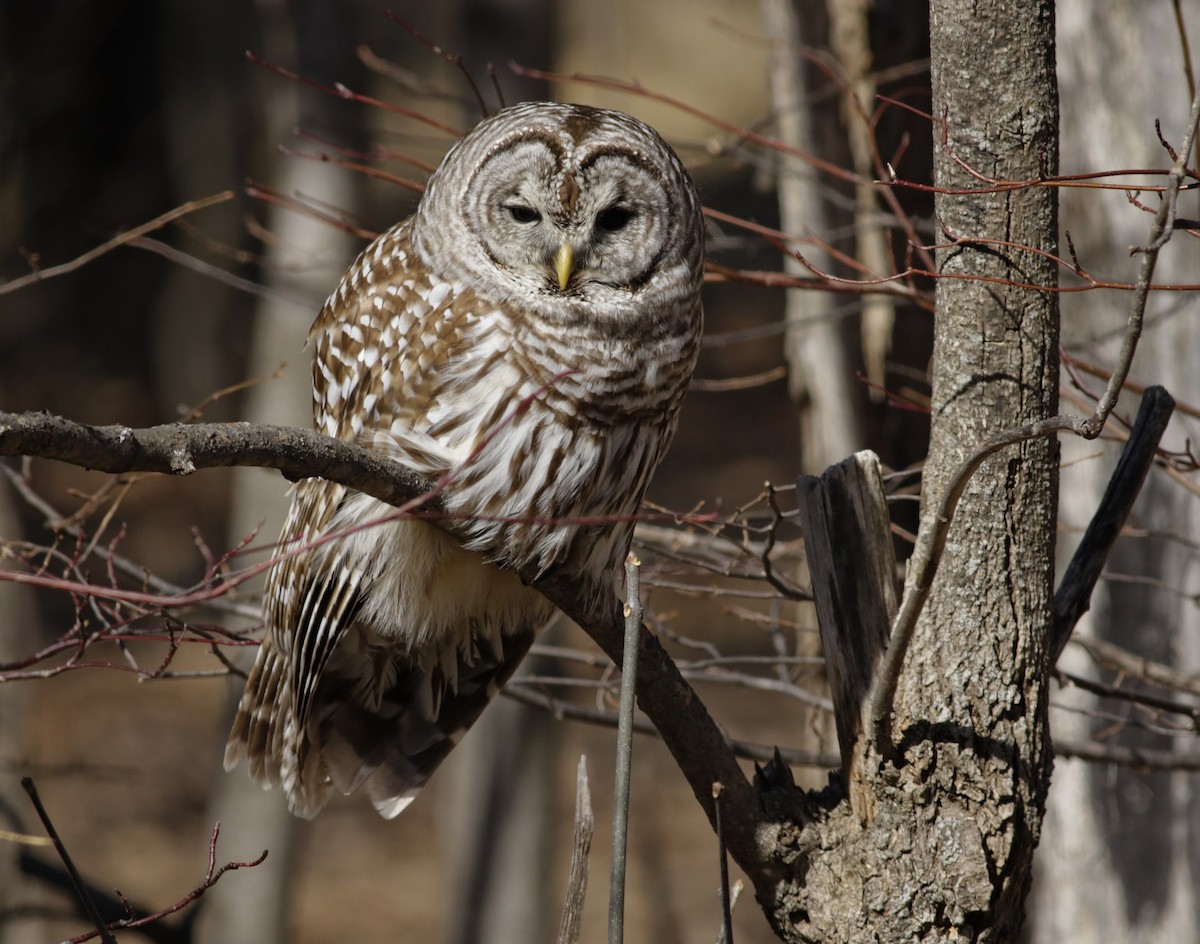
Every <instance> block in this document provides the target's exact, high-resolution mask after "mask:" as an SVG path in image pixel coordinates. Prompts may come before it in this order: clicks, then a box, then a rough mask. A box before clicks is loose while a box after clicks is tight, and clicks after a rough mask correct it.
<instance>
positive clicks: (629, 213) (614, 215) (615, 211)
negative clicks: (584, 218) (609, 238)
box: [596, 206, 637, 233]
mask: <svg viewBox="0 0 1200 944" xmlns="http://www.w3.org/2000/svg"><path fill="white" fill-rule="evenodd" d="M635 216H637V214H636V213H635V212H634V211H633V210H631V209H629V207H622V206H611V207H609V208H608V209H607V210H601V211H600V212H599V213H598V214H596V227H597V228H598V229H601V230H603V231H604V232H606V233H616V232H619V231H620V230H623V229H624V228H625V227H626V226H627V225H628V223H629V221H630V220H632V219H633V218H634V217H635Z"/></svg>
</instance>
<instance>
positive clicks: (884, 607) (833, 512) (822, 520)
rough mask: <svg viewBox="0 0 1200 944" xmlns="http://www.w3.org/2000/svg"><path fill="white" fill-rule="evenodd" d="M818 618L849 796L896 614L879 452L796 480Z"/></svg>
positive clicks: (861, 808) (858, 807)
mask: <svg viewBox="0 0 1200 944" xmlns="http://www.w3.org/2000/svg"><path fill="white" fill-rule="evenodd" d="M796 495H797V501H798V502H799V507H800V527H801V529H802V531H803V532H804V542H805V546H806V548H807V556H808V568H809V573H810V576H811V579H812V589H813V599H814V601H815V603H816V607H817V623H818V625H819V626H820V630H821V645H822V647H823V649H824V652H825V665H826V674H827V676H828V678H829V688H830V694H831V695H832V699H833V711H834V720H835V721H836V723H837V733H838V746H839V747H840V749H841V755H842V765H843V768H844V769H845V771H846V773H847V780H848V782H849V783H850V784H851V803H852V805H854V808H855V811H856V812H857V813H859V815H860V817H863V818H867V807H866V806H865V805H864V800H865V798H860V800H859V802H858V803H856V802H855V798H854V797H855V791H854V784H855V783H856V782H857V781H858V779H859V775H860V773H861V772H859V771H858V770H857V766H858V765H857V761H856V758H857V757H858V756H859V752H858V751H857V750H856V747H857V745H858V742H859V739H860V738H861V736H862V734H863V712H864V708H865V706H866V704H867V698H868V694H869V692H870V690H871V686H872V683H873V681H874V678H875V675H876V667H877V666H878V664H879V662H880V659H881V658H882V656H883V653H884V651H885V649H886V648H887V645H888V634H889V628H890V626H891V623H892V619H893V617H894V616H895V613H896V587H895V575H896V561H895V557H894V555H893V552H892V537H891V523H890V520H889V518H888V512H887V501H886V499H885V498H884V493H883V479H882V476H881V475H880V469H879V457H878V456H876V455H875V454H874V453H873V452H859V453H856V454H855V455H853V456H851V457H850V458H848V459H844V460H842V461H841V462H839V463H838V464H837V465H834V466H831V467H830V468H829V469H827V470H826V471H825V473H824V474H823V475H821V476H820V477H819V478H818V477H816V476H811V475H803V476H801V477H800V478H798V479H797V480H796Z"/></svg>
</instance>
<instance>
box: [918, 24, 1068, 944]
mask: <svg viewBox="0 0 1200 944" xmlns="http://www.w3.org/2000/svg"><path fill="white" fill-rule="evenodd" d="M930 14H931V15H930V35H931V46H932V49H933V50H934V52H933V57H932V79H933V102H934V113H935V115H936V116H937V117H938V118H944V120H945V121H946V123H947V128H946V133H947V137H946V139H945V145H944V147H941V148H939V149H938V151H937V153H936V155H935V177H936V183H937V185H938V186H939V187H943V188H968V187H978V186H980V182H979V181H978V180H977V179H975V178H973V177H972V176H971V175H970V174H969V173H967V172H966V171H965V170H964V169H963V167H962V166H961V165H960V164H959V163H958V160H961V161H964V162H965V163H966V164H967V165H969V166H970V167H971V168H973V169H974V170H975V171H976V172H978V173H981V174H983V175H985V176H986V177H990V178H998V179H1005V180H1024V179H1030V178H1036V177H1038V176H1039V175H1041V174H1055V173H1057V169H1058V120H1059V118H1058V93H1057V86H1056V79H1055V46H1054V7H1053V4H1052V3H1051V2H1049V0H1039V2H1033V3H1013V2H1011V0H993V2H983V3H978V2H976V3H967V2H963V0H935V2H934V3H933V4H931V10H930ZM983 26H986V29H987V33H988V50H987V55H984V56H981V55H980V51H979V43H980V34H981V29H982V27H983ZM941 133H942V129H940V128H937V127H935V134H937V135H939V136H940V135H941ZM935 140H937V139H935ZM955 158H957V159H958V160H956V159H955ZM935 209H936V212H937V216H938V218H939V219H940V220H941V221H942V223H943V224H944V226H945V227H946V228H947V229H948V230H949V233H950V234H951V235H952V236H954V237H959V238H966V239H969V238H972V237H980V238H987V239H993V240H1005V241H1007V242H1008V243H1011V244H1017V245H1021V246H1031V247H1036V248H1038V249H1042V250H1045V251H1048V252H1056V251H1057V236H1058V218H1057V197H1056V191H1054V190H1053V189H1049V188H1033V189H1027V190H1018V191H1008V192H1001V193H992V194H972V195H970V196H963V195H959V194H950V193H942V194H939V195H938V196H937V197H936V202H935ZM943 239H944V237H943ZM938 267H939V270H940V273H941V275H942V276H943V278H942V280H941V281H939V283H938V289H937V310H936V314H935V323H936V327H935V340H934V358H933V424H932V430H931V441H930V450H929V458H928V461H927V463H926V466H925V474H924V485H923V496H922V499H923V501H922V508H923V511H922V518H923V524H924V525H927V524H928V523H929V519H930V518H931V516H932V515H933V513H934V512H933V509H934V508H936V503H935V502H934V501H931V499H934V498H936V497H937V496H940V495H941V494H942V492H943V490H944V489H945V487H946V484H947V481H948V479H949V477H950V476H951V475H952V474H953V472H954V470H955V469H956V467H957V466H958V465H959V463H961V462H962V461H963V459H964V458H965V457H966V456H967V455H968V454H969V453H970V452H972V451H973V450H974V448H975V447H976V446H977V445H978V443H979V442H980V440H981V439H983V438H984V437H986V436H988V435H989V434H992V433H996V432H999V431H1000V430H1003V429H1005V428H1008V427H1014V426H1018V425H1021V424H1024V423H1028V422H1031V421H1034V420H1038V419H1042V418H1044V417H1047V416H1050V415H1052V414H1053V413H1055V412H1056V408H1057V402H1058V302H1057V296H1056V295H1053V294H1049V293H1038V292H1035V291H1030V290H1027V289H1021V288H1017V287H1015V286H1014V285H1011V284H1007V283H1008V282H1020V283H1026V284H1033V285H1045V286H1053V285H1055V284H1056V280H1057V274H1056V271H1055V268H1054V266H1053V264H1051V263H1050V262H1049V261H1048V260H1046V259H1045V258H1044V257H1039V256H1036V255H1035V254H1034V253H1032V252H1028V251H1020V250H1018V249H1013V248H1011V247H1009V246H1000V247H991V246H989V247H982V246H980V247H972V246H970V245H960V246H956V247H953V248H946V249H943V250H941V251H939V253H938ZM959 275H972V276H982V277H985V278H992V279H997V280H1001V281H998V282H987V281H978V280H967V279H960V278H956V276H959ZM1057 462H1058V450H1057V446H1056V442H1055V441H1054V440H1051V439H1037V440H1033V441H1030V442H1027V443H1025V444H1023V445H1021V446H1019V447H1012V448H1010V449H1009V450H1007V451H1005V452H1003V453H1001V454H999V455H997V456H995V457H994V458H992V459H990V460H989V461H988V462H986V463H985V464H984V465H983V467H982V468H981V469H980V470H979V472H978V473H977V474H976V475H975V477H974V479H973V480H972V482H971V484H970V486H969V487H968V489H967V492H966V494H965V495H964V497H963V500H962V502H961V504H960V505H959V508H958V515H957V518H956V520H955V522H954V524H953V526H952V527H951V530H950V533H949V538H948V541H947V544H946V549H945V554H944V558H943V561H942V565H941V570H940V573H939V575H938V577H937V580H936V582H935V584H934V588H933V592H932V594H931V596H930V599H929V601H928V604H927V606H926V609H925V612H924V614H923V617H922V619H921V622H920V624H919V627H918V631H917V635H916V637H915V639H914V642H913V652H912V656H911V661H910V665H909V671H908V673H907V674H906V675H905V676H904V677H903V678H902V679H901V686H900V690H899V692H898V714H899V718H898V723H897V724H896V728H895V730H896V731H897V733H898V734H900V735H902V736H903V737H904V738H905V739H907V740H909V741H911V742H912V743H914V744H916V745H917V747H916V749H915V750H911V751H909V753H908V756H907V760H908V761H909V763H910V765H912V767H913V769H912V770H911V771H909V774H908V778H911V782H912V783H913V784H916V783H922V784H924V785H925V786H926V787H928V786H930V785H935V784H936V787H935V789H938V790H939V791H944V793H943V795H942V797H941V799H940V800H939V801H938V802H937V803H936V804H935V808H936V809H937V822H936V827H935V828H936V829H937V830H938V831H944V830H946V828H947V826H948V825H949V824H953V828H954V829H955V830H956V831H958V840H957V841H964V842H965V843H966V844H967V845H965V846H964V849H963V851H964V852H967V853H969V854H972V855H974V856H977V857H978V859H979V863H980V865H985V866H986V871H985V872H983V873H981V874H977V875H976V876H975V879H976V880H979V879H982V878H985V877H986V876H991V883H990V884H991V886H992V887H991V888H990V889H989V894H988V896H987V897H985V898H983V899H981V900H980V902H979V903H978V904H979V905H980V906H981V911H982V912H983V913H982V914H981V915H980V917H981V918H982V917H984V915H986V919H985V920H984V921H983V922H981V923H979V924H976V922H974V921H972V922H971V923H972V924H976V927H977V928H978V929H979V930H982V929H983V927H988V928H989V929H990V931H991V933H992V935H994V938H995V939H1001V940H1007V939H1011V938H1012V937H1013V936H1014V935H1015V933H1016V931H1017V929H1018V928H1019V927H1020V924H1021V919H1022V917H1023V904H1022V903H1023V899H1024V896H1025V893H1026V891H1027V889H1028V887H1029V875H1030V866H1031V863H1032V854H1033V848H1034V846H1035V845H1036V843H1037V839H1038V836H1039V833H1040V825H1041V819H1042V815H1043V809H1044V803H1045V797H1046V791H1047V787H1048V785H1049V774H1050V764H1051V755H1050V746H1049V742H1048V731H1047V634H1048V631H1049V628H1050V625H1051V618H1052V605H1051V604H1052V597H1053V576H1054V557H1053V553H1054V538H1055V503H1056V500H1057V480H1058V469H1057ZM908 778H906V779H908ZM952 871H953V870H952ZM964 904H965V903H964Z"/></svg>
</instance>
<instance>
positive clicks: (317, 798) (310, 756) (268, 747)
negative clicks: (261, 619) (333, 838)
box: [225, 642, 329, 819]
mask: <svg viewBox="0 0 1200 944" xmlns="http://www.w3.org/2000/svg"><path fill="white" fill-rule="evenodd" d="M293 703H294V701H293V696H292V685H291V680H290V673H289V671H288V668H287V664H286V661H285V660H284V659H283V658H281V657H280V656H279V654H278V653H277V652H276V651H275V650H274V649H273V648H272V647H271V645H270V644H269V643H266V642H264V643H263V645H262V646H261V647H260V648H259V651H258V658H257V659H256V660H255V663H254V668H253V669H251V670H250V675H249V677H248V678H247V679H246V690H245V691H244V692H243V693H242V700H241V702H240V703H239V704H238V709H237V714H236V715H235V716H234V719H233V725H232V727H231V729H230V732H229V740H228V741H227V742H226V744H225V769H226V770H233V768H234V767H236V766H237V765H238V764H240V763H242V762H245V764H246V768H247V771H248V772H249V774H250V777H251V778H252V779H253V780H254V781H255V782H257V783H258V784H260V785H261V786H263V787H265V788H266V789H268V790H269V789H271V788H273V787H278V786H282V787H283V789H284V793H285V794H286V795H287V800H288V809H289V810H291V812H292V813H294V814H295V815H296V816H300V817H303V818H304V819H312V818H313V817H314V816H316V815H317V813H319V812H320V811H321V809H322V807H324V806H325V803H326V801H327V800H328V799H329V782H328V778H326V777H325V776H324V773H323V771H321V769H320V758H319V756H317V755H316V754H315V753H314V752H312V751H310V750H308V749H307V744H305V743H304V742H303V741H302V740H301V739H300V738H298V737H297V733H298V732H297V731H296V726H295V723H294V721H293V720H292V716H293V710H292V706H293ZM285 719H286V720H285Z"/></svg>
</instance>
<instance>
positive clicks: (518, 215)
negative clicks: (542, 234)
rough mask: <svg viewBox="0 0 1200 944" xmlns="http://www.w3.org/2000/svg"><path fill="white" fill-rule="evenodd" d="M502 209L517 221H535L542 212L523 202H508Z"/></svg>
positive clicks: (540, 216)
mask: <svg viewBox="0 0 1200 944" xmlns="http://www.w3.org/2000/svg"><path fill="white" fill-rule="evenodd" d="M504 209H506V210H508V215H509V216H511V217H512V218H513V219H514V220H515V221H516V222H518V223H536V222H537V221H538V220H540V219H541V218H542V214H540V213H539V212H538V211H537V210H535V209H534V208H533V207H531V206H525V205H524V204H523V203H510V204H508V205H507V206H506V207H505V208H504Z"/></svg>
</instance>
